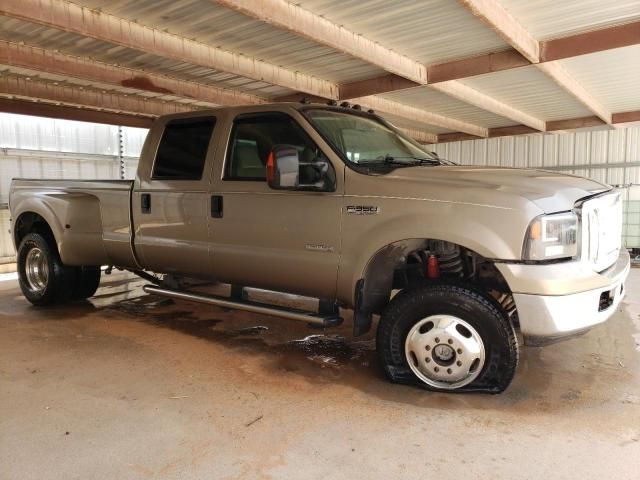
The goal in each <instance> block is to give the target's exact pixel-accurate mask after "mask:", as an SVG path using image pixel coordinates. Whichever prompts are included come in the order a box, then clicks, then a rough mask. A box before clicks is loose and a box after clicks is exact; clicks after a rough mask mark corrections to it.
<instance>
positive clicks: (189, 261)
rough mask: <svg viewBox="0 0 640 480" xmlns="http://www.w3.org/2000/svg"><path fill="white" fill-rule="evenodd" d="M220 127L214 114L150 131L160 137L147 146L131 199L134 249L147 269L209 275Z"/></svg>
mask: <svg viewBox="0 0 640 480" xmlns="http://www.w3.org/2000/svg"><path fill="white" fill-rule="evenodd" d="M215 125H216V118H215V117H213V116H210V115H207V116H202V115H200V116H192V117H181V118H174V119H168V120H166V123H165V124H164V125H161V126H159V125H157V124H156V125H154V128H152V130H151V132H150V135H156V136H157V138H155V139H154V138H150V139H149V140H148V141H147V142H146V144H145V150H144V151H143V154H142V162H143V163H141V165H140V167H139V169H138V177H137V178H136V181H135V184H134V193H133V198H132V214H133V223H134V232H135V250H136V254H137V256H138V260H139V261H140V263H141V264H142V266H143V267H144V268H146V269H150V270H154V271H157V272H163V273H171V272H176V273H181V274H192V275H196V276H199V275H206V274H207V269H208V265H207V259H208V256H209V243H208V241H209V239H208V232H207V219H208V216H209V194H208V192H209V186H210V180H211V174H210V173H211V172H210V170H211V165H212V159H213V157H214V153H215V152H214V148H213V146H214V145H215V144H216V143H215V141H212V138H213V137H214V136H215V133H214V130H215ZM210 145H211V148H210Z"/></svg>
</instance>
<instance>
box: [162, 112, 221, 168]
mask: <svg viewBox="0 0 640 480" xmlns="http://www.w3.org/2000/svg"><path fill="white" fill-rule="evenodd" d="M215 124H216V119H215V118H214V117H197V118H180V119H175V120H170V121H169V122H168V123H167V124H166V125H165V127H164V132H163V133H162V138H161V139H160V144H159V145H158V152H157V153H156V160H155V163H154V165H153V175H152V178H153V179H165V180H200V179H201V178H202V172H203V171H204V164H205V160H206V158H207V151H208V149H209V142H210V141H211V135H212V133H213V128H214V127H215Z"/></svg>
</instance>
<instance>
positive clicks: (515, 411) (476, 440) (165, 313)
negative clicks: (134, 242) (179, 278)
mask: <svg viewBox="0 0 640 480" xmlns="http://www.w3.org/2000/svg"><path fill="white" fill-rule="evenodd" d="M143 284H144V282H143V281H141V280H140V279H137V278H136V277H133V276H130V275H125V274H113V275H111V276H105V277H104V278H103V282H102V286H101V288H100V290H99V291H98V293H97V296H96V297H95V298H92V299H91V300H90V301H86V302H79V303H75V304H71V305H66V306H60V307H54V308H47V309H38V308H34V307H32V306H30V305H29V304H28V303H27V302H26V300H24V298H23V297H22V296H21V294H20V291H19V288H18V285H17V282H16V281H15V280H9V281H3V282H0V479H2V480H9V479H11V480H13V479H16V480H27V479H38V480H42V479H65V480H69V479H83V480H85V479H118V480H122V479H130V478H131V479H138V478H140V479H146V478H149V479H203V478H211V479H260V478H265V479H296V480H298V479H300V480H303V479H323V480H324V479H345V480H347V479H348V480H353V479H360V478H363V479H364V478H366V479H377V478H384V479H389V478H401V479H414V478H415V479H418V478H419V479H424V478H438V479H449V478H451V479H463V478H492V479H539V478H549V479H564V478H566V479H591V478H593V479H596V478H597V479H608V478H616V479H617V480H622V479H634V480H636V479H638V478H640V270H638V269H634V270H633V271H632V272H631V276H630V279H629V282H628V285H627V297H626V299H625V302H624V305H623V306H622V307H621V308H620V311H619V312H617V313H616V315H615V316H614V317H613V318H612V319H611V320H610V321H609V322H608V323H607V324H605V325H603V326H600V327H598V328H596V329H594V330H593V331H591V332H590V333H588V334H586V335H584V336H582V337H579V338H576V339H574V340H571V341H568V342H564V343H560V344H556V345H553V346H549V347H545V348H524V349H523V350H522V356H521V362H520V366H519V368H518V372H517V376H516V379H515V381H514V383H513V384H512V385H511V387H510V388H509V389H508V390H507V391H506V392H505V393H503V394H501V395H487V394H436V393H430V392H426V391H423V390H420V389H418V388H413V387H408V386H400V385H393V384H390V383H388V381H387V380H386V379H385V378H384V376H383V374H382V371H381V369H380V368H379V366H378V364H377V361H376V357H375V342H374V339H373V338H374V337H373V336H372V335H370V336H367V337H365V338H356V339H354V338H353V337H352V336H351V334H350V327H351V322H350V319H349V314H348V312H346V315H345V316H346V317H347V320H346V321H345V324H344V325H343V326H341V327H339V328H336V329H331V330H328V331H322V330H313V329H309V328H308V327H307V326H306V325H304V324H301V323H296V322H293V321H287V320H281V319H276V318H271V317H266V316H262V315H256V314H249V313H242V312H236V311H231V310H225V309H220V308H215V307H210V306H203V305H195V304H190V303H185V302H180V301H177V302H174V301H169V300H166V299H162V298H160V297H156V296H151V295H146V294H144V293H143V292H142V290H141V286H142V285H143ZM220 288H224V287H220ZM251 295H252V298H256V299H260V298H263V297H265V296H272V295H271V294H267V293H264V292H259V291H258V292H256V291H254V292H252V293H251ZM278 300H279V301H281V302H282V303H285V304H295V305H300V306H304V305H305V304H306V303H307V301H306V300H301V299H298V298H296V297H288V296H279V297H278Z"/></svg>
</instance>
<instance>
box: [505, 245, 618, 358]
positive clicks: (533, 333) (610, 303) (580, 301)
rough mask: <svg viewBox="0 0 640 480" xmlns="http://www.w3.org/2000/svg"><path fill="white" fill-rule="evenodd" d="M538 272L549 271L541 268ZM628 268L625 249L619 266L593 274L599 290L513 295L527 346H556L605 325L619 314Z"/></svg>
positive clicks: (568, 279) (569, 280)
mask: <svg viewBox="0 0 640 480" xmlns="http://www.w3.org/2000/svg"><path fill="white" fill-rule="evenodd" d="M557 265H559V264H557ZM557 265H556V266H554V268H557ZM535 268H540V269H544V268H546V267H545V266H543V265H540V266H537V267H535ZM629 268H630V258H629V252H627V251H626V250H625V249H622V250H621V252H620V255H619V256H618V260H617V261H616V263H614V264H613V265H612V266H611V267H609V268H608V269H607V270H605V271H604V272H601V273H595V272H594V275H597V276H598V277H600V278H599V279H598V283H599V284H600V286H599V287H598V288H593V289H590V290H586V291H579V292H575V293H568V294H563V295H540V294H528V293H514V294H513V298H514V300H515V303H516V308H517V311H518V319H519V321H520V330H521V331H522V335H523V337H524V342H525V345H535V346H540V345H546V344H549V343H554V342H556V341H559V340H564V339H567V338H571V337H573V336H576V335H579V334H581V333H584V332H586V331H588V330H589V329H591V328H592V327H594V326H596V325H598V324H600V323H603V322H605V321H606V320H607V319H609V317H611V315H613V313H614V312H615V311H616V309H617V307H618V305H619V304H620V301H621V300H622V297H623V296H624V293H625V292H624V282H625V280H626V278H627V275H628V274H629ZM538 273H539V272H538ZM564 280H565V281H566V282H569V283H570V282H571V281H572V279H571V277H567V278H565V279H564Z"/></svg>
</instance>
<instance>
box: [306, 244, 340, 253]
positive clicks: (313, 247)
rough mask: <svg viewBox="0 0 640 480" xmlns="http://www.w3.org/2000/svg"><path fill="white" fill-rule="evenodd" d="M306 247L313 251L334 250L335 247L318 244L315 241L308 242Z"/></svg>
mask: <svg viewBox="0 0 640 480" xmlns="http://www.w3.org/2000/svg"><path fill="white" fill-rule="evenodd" d="M304 248H305V249H306V250H311V251H313V252H333V247H328V246H327V245H317V244H313V243H307V244H306V245H305V246H304Z"/></svg>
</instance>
